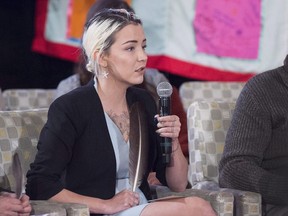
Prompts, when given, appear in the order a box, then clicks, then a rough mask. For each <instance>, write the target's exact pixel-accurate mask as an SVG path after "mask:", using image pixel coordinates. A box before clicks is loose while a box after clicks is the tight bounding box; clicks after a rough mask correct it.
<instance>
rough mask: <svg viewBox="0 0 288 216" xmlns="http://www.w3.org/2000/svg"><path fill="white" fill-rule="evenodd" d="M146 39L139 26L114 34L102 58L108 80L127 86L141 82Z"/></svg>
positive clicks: (125, 28)
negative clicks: (104, 60)
mask: <svg viewBox="0 0 288 216" xmlns="http://www.w3.org/2000/svg"><path fill="white" fill-rule="evenodd" d="M145 48H146V38H145V35H144V31H143V27H142V26H141V25H134V24H130V25H127V26H125V27H124V28H123V29H121V30H120V31H119V32H117V33H116V34H115V42H114V43H113V44H112V46H111V47H110V49H109V51H108V54H107V55H106V56H105V57H104V58H105V59H106V61H107V69H108V72H109V75H108V79H111V78H113V79H114V80H115V81H119V82H122V83H125V84H126V85H128V86H131V85H135V84H140V83H142V82H143V76H144V72H145V67H146V63H147V54H146V52H145Z"/></svg>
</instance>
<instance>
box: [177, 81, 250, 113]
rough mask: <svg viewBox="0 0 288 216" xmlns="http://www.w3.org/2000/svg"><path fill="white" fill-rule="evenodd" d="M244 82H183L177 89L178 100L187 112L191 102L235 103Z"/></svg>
mask: <svg viewBox="0 0 288 216" xmlns="http://www.w3.org/2000/svg"><path fill="white" fill-rule="evenodd" d="M244 85H245V82H216V81H215V82H212V81H211V82H210V81H209V82H204V81H202V82H201V81H189V82H184V83H183V84H182V85H181V86H180V88H179V94H180V98H181V101H182V104H183V107H184V110H185V111H187V109H188V107H189V105H190V104H191V103H192V102H193V101H196V100H197V101H198V100H200V101H203V100H204V101H218V100H219V101H236V100H237V98H238V96H239V94H240V92H241V90H242V88H243V87H244Z"/></svg>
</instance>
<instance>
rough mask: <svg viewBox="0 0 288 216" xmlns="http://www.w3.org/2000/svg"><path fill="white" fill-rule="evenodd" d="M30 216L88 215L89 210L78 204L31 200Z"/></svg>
mask: <svg viewBox="0 0 288 216" xmlns="http://www.w3.org/2000/svg"><path fill="white" fill-rule="evenodd" d="M30 203H31V206H32V212H31V216H33V215H35V216H36V215H47V216H66V215H67V216H79V215H86V216H88V215H90V213H89V208H88V207H87V206H86V205H83V204H78V203H60V202H54V201H48V200H31V201H30Z"/></svg>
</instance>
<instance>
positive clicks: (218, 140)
mask: <svg viewBox="0 0 288 216" xmlns="http://www.w3.org/2000/svg"><path fill="white" fill-rule="evenodd" d="M234 108H235V102H207V101H206V102H205V101H196V102H193V103H192V104H191V106H189V108H188V111H187V118H188V119H187V121H188V134H189V137H188V142H189V162H190V170H191V173H190V176H189V180H190V182H191V183H192V185H196V184H197V183H198V182H203V181H205V180H209V181H214V182H217V183H218V163H219V161H220V159H221V156H222V152H223V149H224V144H225V137H226V134H227V130H228V128H229V126H230V121H231V118H232V115H233V111H234Z"/></svg>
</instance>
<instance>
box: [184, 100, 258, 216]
mask: <svg viewBox="0 0 288 216" xmlns="http://www.w3.org/2000/svg"><path fill="white" fill-rule="evenodd" d="M234 108H235V102H224V101H222V102H221V101H218V102H217V101H210V102H209V101H195V102H193V103H192V104H191V105H190V106H189V108H188V110H187V124H188V141H189V166H190V169H189V176H188V179H189V181H190V183H191V184H192V188H194V189H209V190H212V191H226V192H232V193H233V194H234V196H235V206H234V209H235V215H245V216H248V215H250V216H252V215H253V216H256V215H257V216H259V215H261V196H260V194H257V193H252V192H247V191H238V190H232V189H220V188H219V186H218V163H219V161H220V158H221V156H222V152H223V149H224V144H225V138H226V134H227V130H228V128H229V126H230V122H231V118H232V115H233V111H234Z"/></svg>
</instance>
